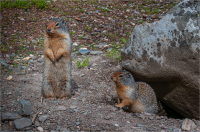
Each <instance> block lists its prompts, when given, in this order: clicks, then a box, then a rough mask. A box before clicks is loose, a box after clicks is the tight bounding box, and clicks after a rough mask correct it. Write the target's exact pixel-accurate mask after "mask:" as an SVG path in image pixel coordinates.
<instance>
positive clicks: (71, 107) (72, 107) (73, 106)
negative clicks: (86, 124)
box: [69, 105, 77, 109]
mask: <svg viewBox="0 0 200 132" xmlns="http://www.w3.org/2000/svg"><path fill="white" fill-rule="evenodd" d="M69 108H70V109H75V108H77V106H75V105H71V106H70V107H69Z"/></svg>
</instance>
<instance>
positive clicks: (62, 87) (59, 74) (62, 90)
mask: <svg viewBox="0 0 200 132" xmlns="http://www.w3.org/2000/svg"><path fill="white" fill-rule="evenodd" d="M57 23H58V21H57V20H51V21H50V22H49V23H48V24H47V29H46V31H45V41H44V60H45V66H44V73H43V87H42V95H43V96H44V97H46V98H55V97H58V98H64V97H70V95H71V82H70V81H71V40H70V37H69V33H68V31H67V30H65V28H61V27H60V26H65V25H64V24H63V23H62V22H61V21H60V19H59V24H60V26H56V24H57ZM61 24H63V25H61ZM48 30H50V32H48Z"/></svg>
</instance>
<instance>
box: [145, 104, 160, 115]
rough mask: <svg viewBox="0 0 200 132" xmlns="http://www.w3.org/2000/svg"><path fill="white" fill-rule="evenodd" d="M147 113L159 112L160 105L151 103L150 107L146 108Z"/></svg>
mask: <svg viewBox="0 0 200 132" xmlns="http://www.w3.org/2000/svg"><path fill="white" fill-rule="evenodd" d="M145 112H146V113H152V114H157V113H158V106H157V105H156V104H153V105H151V106H150V107H149V108H147V109H146V110H145Z"/></svg>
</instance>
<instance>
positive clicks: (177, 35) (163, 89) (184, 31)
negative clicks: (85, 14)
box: [121, 0, 200, 119]
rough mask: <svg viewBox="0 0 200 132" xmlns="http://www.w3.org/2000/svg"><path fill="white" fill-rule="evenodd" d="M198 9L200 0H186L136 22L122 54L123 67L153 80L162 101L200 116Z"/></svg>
mask: <svg viewBox="0 0 200 132" xmlns="http://www.w3.org/2000/svg"><path fill="white" fill-rule="evenodd" d="M195 13H197V3H196V2H194V4H192V3H190V2H189V0H184V1H183V2H180V3H179V4H178V5H177V6H175V7H174V8H172V9H171V10H170V11H169V12H168V13H167V14H166V16H164V17H163V18H162V19H161V20H160V21H157V22H154V23H143V24H142V25H137V26H136V27H135V28H134V30H133V32H132V34H131V36H130V39H129V40H128V41H127V42H126V44H124V46H123V48H122V50H121V58H122V68H123V69H125V70H128V71H130V72H131V73H132V74H133V76H134V78H135V80H138V81H144V82H146V83H148V84H150V85H151V86H152V88H153V89H154V90H155V92H156V95H157V97H158V98H159V99H160V100H161V101H162V102H163V103H165V104H166V105H168V106H169V107H171V108H172V109H174V110H175V111H177V112H178V113H180V114H181V115H183V116H184V117H188V118H196V119H199V118H200V115H199V90H200V87H199V85H200V84H199V76H198V73H199V49H200V35H199V34H200V30H199V28H200V27H199V24H198V20H199V19H198V17H197V15H192V14H195ZM185 97H187V98H185Z"/></svg>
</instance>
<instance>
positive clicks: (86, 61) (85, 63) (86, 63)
mask: <svg viewBox="0 0 200 132" xmlns="http://www.w3.org/2000/svg"><path fill="white" fill-rule="evenodd" d="M75 60H76V59H75ZM76 62H77V67H78V68H79V69H80V68H82V67H85V66H88V65H89V58H88V56H87V58H86V59H85V60H84V61H83V62H80V61H78V60H76Z"/></svg>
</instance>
